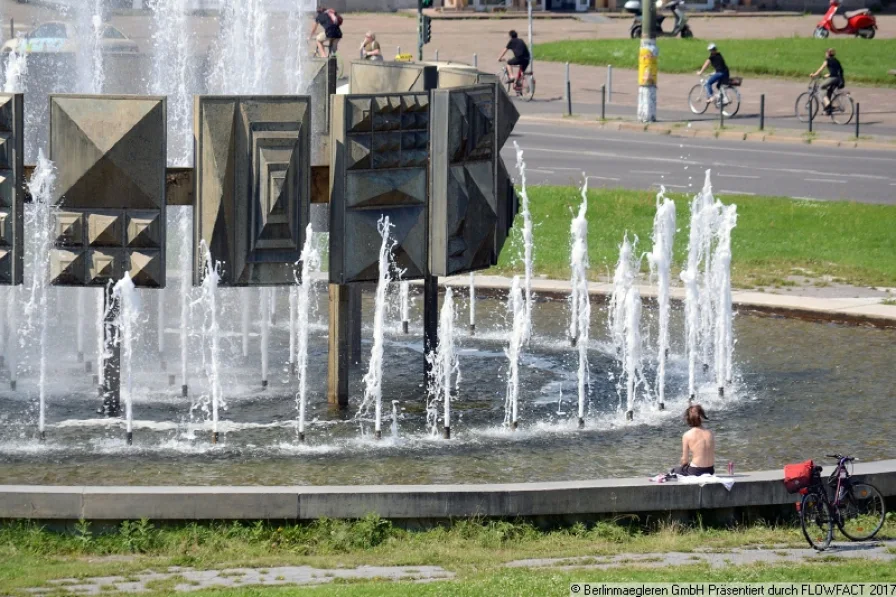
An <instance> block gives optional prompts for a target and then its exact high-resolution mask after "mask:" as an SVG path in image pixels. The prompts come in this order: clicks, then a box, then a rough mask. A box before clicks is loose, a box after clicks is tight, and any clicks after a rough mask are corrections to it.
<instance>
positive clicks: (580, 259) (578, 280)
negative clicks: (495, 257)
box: [569, 177, 591, 429]
mask: <svg viewBox="0 0 896 597" xmlns="http://www.w3.org/2000/svg"><path fill="white" fill-rule="evenodd" d="M587 211H588V178H587V177H586V178H585V182H584V183H583V184H582V203H581V204H580V205H579V213H578V215H576V217H575V218H573V220H572V224H571V225H570V236H571V238H572V242H571V245H572V247H571V250H570V271H571V272H572V279H571V280H570V289H571V292H570V296H569V304H570V318H569V337H570V338H571V339H572V345H573V346H578V354H579V368H578V371H577V378H578V395H579V429H582V428H584V427H585V402H586V400H587V396H588V386H589V383H590V377H591V376H590V372H589V370H588V335H589V330H590V328H591V297H590V295H589V292H588V220H587V219H586V218H585V214H586V212H587Z"/></svg>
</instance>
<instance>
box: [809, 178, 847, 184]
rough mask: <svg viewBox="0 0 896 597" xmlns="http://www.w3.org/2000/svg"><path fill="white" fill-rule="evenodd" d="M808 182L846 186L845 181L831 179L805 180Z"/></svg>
mask: <svg viewBox="0 0 896 597" xmlns="http://www.w3.org/2000/svg"><path fill="white" fill-rule="evenodd" d="M803 180H805V181H806V182H829V183H833V184H846V181H845V180H832V179H830V178H804V179H803Z"/></svg>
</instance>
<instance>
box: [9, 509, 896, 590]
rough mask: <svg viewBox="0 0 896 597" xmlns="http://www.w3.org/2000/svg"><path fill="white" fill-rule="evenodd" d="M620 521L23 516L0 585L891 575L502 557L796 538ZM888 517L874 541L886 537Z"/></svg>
mask: <svg viewBox="0 0 896 597" xmlns="http://www.w3.org/2000/svg"><path fill="white" fill-rule="evenodd" d="M626 522H628V523H632V522H633V521H631V520H628V521H622V522H620V523H614V522H601V523H597V524H595V525H593V526H590V527H586V526H585V525H582V524H576V525H573V526H571V527H565V528H561V529H557V530H554V531H541V530H538V529H536V528H534V527H533V526H531V525H529V524H527V523H522V522H519V523H511V522H504V521H488V522H485V521H479V520H465V521H459V522H456V523H455V524H454V525H452V526H450V527H440V528H435V529H431V530H427V531H405V530H401V529H397V528H395V527H393V526H392V525H391V524H390V523H389V522H387V521H384V520H382V519H379V518H377V517H374V516H368V517H367V518H365V519H363V520H360V521H354V522H344V521H333V520H322V521H317V522H314V523H311V524H304V525H283V526H276V525H269V524H265V523H256V524H239V523H233V524H224V523H209V524H190V525H186V526H183V527H176V528H175V527H164V528H157V527H155V526H154V525H152V524H151V523H148V522H145V521H143V522H127V523H123V524H122V525H121V526H119V527H117V528H113V529H111V530H108V529H107V530H106V532H103V533H100V532H99V531H98V530H96V529H93V528H91V527H90V526H89V525H86V524H84V523H81V524H79V525H77V526H76V527H75V529H73V530H71V531H70V532H68V533H61V532H54V531H49V530H46V529H44V528H42V527H40V526H38V525H35V524H31V523H13V524H5V525H2V526H0V593H3V594H4V595H6V594H11V595H26V594H28V593H27V592H26V591H25V589H27V588H30V587H38V586H42V585H44V584H45V583H46V582H47V581H48V580H51V579H63V578H78V579H88V578H92V577H99V576H110V575H116V576H123V577H126V578H127V577H132V576H133V575H136V574H138V573H141V572H145V571H147V570H159V571H164V570H166V569H167V568H168V567H170V566H181V567H192V568H195V569H199V570H202V569H222V568H233V567H255V568H262V569H264V568H270V567H274V566H285V565H288V566H302V565H308V566H315V567H319V568H335V567H355V566H359V565H365V564H366V565H395V566H407V567H414V566H423V565H433V566H441V567H443V568H445V569H447V570H449V571H452V572H454V573H455V574H456V575H457V578H456V580H453V581H439V582H434V583H430V584H424V585H420V584H411V583H407V582H405V583H395V582H384V581H377V580H373V581H351V582H348V581H341V582H339V583H334V584H330V585H325V586H323V587H318V588H311V587H309V588H295V587H293V588H240V589H232V590H220V591H205V592H202V593H200V594H202V595H210V594H214V595H233V596H240V597H243V596H249V595H289V594H297V593H301V594H305V593H309V594H313V595H318V594H319V595H488V596H503V595H508V596H509V595H520V596H522V595H527V596H528V595H568V594H569V592H568V586H569V584H570V583H571V582H573V581H595V580H603V581H616V582H625V581H647V582H651V581H652V582H667V581H670V580H676V581H689V580H690V581H698V580H702V581H707V580H719V581H722V580H727V581H738V582H751V581H755V582H769V581H778V580H781V581H784V580H793V581H835V580H836V581H846V580H853V581H864V582H868V581H890V582H892V581H894V580H896V566H893V565H892V564H881V563H879V562H877V563H875V562H866V561H863V560H856V561H850V562H848V563H842V562H839V561H829V560H827V559H824V558H815V559H814V561H813V562H806V563H803V562H796V563H794V564H775V565H760V566H730V567H726V568H721V569H709V568H708V567H707V566H706V565H705V564H699V565H697V564H695V565H693V566H684V567H681V568H677V569H676V570H675V574H674V578H672V577H670V573H669V570H667V569H665V568H657V569H649V568H646V567H640V568H639V567H636V566H633V565H631V564H626V565H625V566H622V567H620V568H614V569H610V570H601V571H597V570H592V571H588V570H581V571H575V570H573V571H568V570H559V569H551V568H542V569H536V570H529V569H508V568H506V567H504V564H505V563H506V562H509V561H512V560H518V559H528V558H545V557H550V558H565V557H573V556H595V557H599V556H606V555H614V554H628V553H651V554H654V553H662V552H669V551H678V552H691V551H693V550H694V549H695V548H700V549H702V550H714V551H722V550H727V549H730V548H733V547H744V548H750V547H763V548H765V549H773V550H778V549H781V548H782V547H785V546H789V547H805V542H804V540H803V538H802V535H801V533H800V531H799V530H798V529H797V528H796V527H793V526H779V527H772V526H764V525H755V526H748V527H740V528H736V529H719V528H707V527H702V526H695V527H683V526H681V525H678V524H656V523H654V524H651V525H650V526H643V525H640V524H637V521H635V523H634V524H625V523H626ZM894 532H896V526H894V521H893V519H892V517H891V518H890V519H889V521H888V522H887V524H886V526H885V527H884V528H883V529H882V531H881V533H880V536H881V537H882V538H886V537H892V536H893V534H894ZM174 582H175V581H168V580H164V581H158V584H157V585H154V587H153V588H154V589H157V591H156V592H155V593H151V594H153V595H156V594H157V595H163V594H170V592H169V591H170V588H171V586H169V585H172V586H173V584H174Z"/></svg>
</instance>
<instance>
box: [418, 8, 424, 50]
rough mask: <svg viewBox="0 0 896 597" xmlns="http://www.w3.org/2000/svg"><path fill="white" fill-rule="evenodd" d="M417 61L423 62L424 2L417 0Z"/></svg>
mask: <svg viewBox="0 0 896 597" xmlns="http://www.w3.org/2000/svg"><path fill="white" fill-rule="evenodd" d="M417 60H419V61H420V62H423V0H417Z"/></svg>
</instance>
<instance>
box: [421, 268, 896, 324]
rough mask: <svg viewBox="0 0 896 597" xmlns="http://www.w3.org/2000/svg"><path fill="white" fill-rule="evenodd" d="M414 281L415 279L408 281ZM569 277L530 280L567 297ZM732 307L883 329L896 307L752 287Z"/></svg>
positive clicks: (496, 286) (502, 283) (492, 287)
mask: <svg viewBox="0 0 896 597" xmlns="http://www.w3.org/2000/svg"><path fill="white" fill-rule="evenodd" d="M439 282H440V284H442V285H444V286H451V287H452V288H461V287H464V288H465V287H466V286H468V285H469V279H468V278H467V277H465V276H453V277H450V278H444V279H442V280H440V281H439ZM411 284H414V285H417V284H415V282H411ZM510 284H511V278H506V277H504V276H486V275H477V276H476V291H477V292H478V293H481V294H488V293H489V292H490V291H491V292H494V291H499V292H504V291H508V290H510ZM636 287H637V288H638V290H639V292H640V293H641V297H642V298H650V299H654V298H656V294H657V289H656V286H650V285H646V284H641V285H637V286H636ZM570 291H571V290H570V283H569V280H550V279H544V278H542V279H539V278H535V279H533V280H532V292H533V293H535V294H537V295H539V296H543V297H545V296H547V297H555V298H562V299H564V300H565V299H567V298H568V297H569V294H570ZM684 292H685V289H684V288H683V287H680V286H673V287H672V288H670V289H669V298H670V300H671V301H672V302H673V303H679V304H680V303H681V302H682V301H683V300H684ZM588 294H589V295H590V296H591V297H592V298H593V297H603V296H610V295H611V294H613V284H608V283H604V282H589V283H588ZM731 297H732V301H733V304H734V307H735V309H737V310H738V311H751V312H756V313H767V314H771V315H780V316H783V317H791V318H794V319H806V320H810V321H830V322H835V323H845V324H854V325H855V324H859V325H871V326H875V327H883V328H896V306H893V305H885V304H883V303H882V302H881V300H882V299H881V297H864V298H823V297H809V296H799V295H783V294H771V293H765V292H757V291H751V290H734V291H732V293H731Z"/></svg>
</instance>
